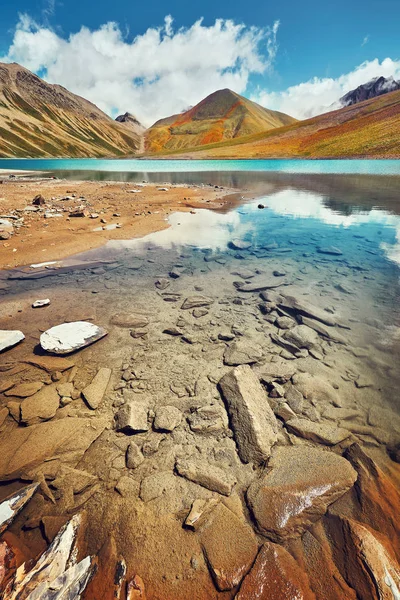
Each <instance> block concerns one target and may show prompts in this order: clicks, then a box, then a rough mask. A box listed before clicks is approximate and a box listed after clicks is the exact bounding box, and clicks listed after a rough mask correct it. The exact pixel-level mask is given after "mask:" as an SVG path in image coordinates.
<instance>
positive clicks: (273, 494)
mask: <svg viewBox="0 0 400 600" xmlns="http://www.w3.org/2000/svg"><path fill="white" fill-rule="evenodd" d="M356 479H357V473H356V471H355V470H354V469H353V467H352V466H351V464H350V463H349V462H348V461H347V460H346V459H344V458H342V457H341V456H338V455H337V454H334V453H333V452H328V451H323V450H319V449H315V448H309V447H306V446H297V447H292V448H291V447H280V448H276V449H275V452H274V454H273V456H272V458H271V460H270V462H269V463H268V472H267V473H266V474H265V475H263V476H262V477H261V478H260V479H258V480H257V481H254V482H253V483H252V484H251V485H250V487H249V489H248V491H247V500H248V503H249V506H250V508H251V510H252V512H253V515H254V517H255V519H256V522H257V525H258V527H259V529H260V531H261V532H262V533H263V534H264V535H266V536H267V537H269V538H270V539H272V540H273V541H277V542H283V541H285V540H287V539H290V538H295V537H298V536H300V535H302V534H303V532H304V531H305V530H306V529H308V528H309V527H310V526H311V524H312V523H314V522H315V521H317V520H318V519H319V518H320V517H321V516H322V515H323V514H324V513H325V512H326V510H327V508H328V506H329V505H330V504H332V502H334V501H335V500H337V499H338V498H340V497H341V496H342V495H343V494H344V493H346V492H347V490H349V489H350V488H351V487H352V486H353V484H354V482H355V481H356Z"/></svg>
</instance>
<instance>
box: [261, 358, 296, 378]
mask: <svg viewBox="0 0 400 600" xmlns="http://www.w3.org/2000/svg"><path fill="white" fill-rule="evenodd" d="M296 370H297V369H296V367H295V366H294V365H292V364H289V363H288V362H286V361H284V360H279V361H276V362H269V363H265V364H264V365H262V366H260V367H256V368H255V369H254V372H255V373H256V375H257V376H258V378H259V379H260V381H262V383H267V384H268V383H272V382H273V381H277V382H278V383H286V382H287V381H289V380H290V379H291V378H292V377H293V375H294V374H295V373H296Z"/></svg>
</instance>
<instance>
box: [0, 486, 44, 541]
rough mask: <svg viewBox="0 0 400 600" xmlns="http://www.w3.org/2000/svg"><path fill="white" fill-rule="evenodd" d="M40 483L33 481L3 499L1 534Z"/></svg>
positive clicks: (0, 521)
mask: <svg viewBox="0 0 400 600" xmlns="http://www.w3.org/2000/svg"><path fill="white" fill-rule="evenodd" d="M38 485H39V484H38V483H32V484H31V485H28V486H25V487H24V488H22V489H20V490H19V491H18V492H16V493H15V494H12V495H11V496H8V498H6V499H5V500H3V502H2V503H1V504H0V535H1V534H2V533H3V531H5V530H6V529H7V527H8V526H9V525H10V524H11V523H12V521H13V520H14V517H15V516H16V515H17V514H18V513H19V511H20V510H22V509H23V507H24V506H25V504H26V503H27V502H29V500H30V499H31V498H32V496H33V494H34V493H35V492H36V490H37V488H38Z"/></svg>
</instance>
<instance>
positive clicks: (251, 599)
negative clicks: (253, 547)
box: [235, 542, 315, 600]
mask: <svg viewBox="0 0 400 600" xmlns="http://www.w3.org/2000/svg"><path fill="white" fill-rule="evenodd" d="M235 600H315V595H314V593H313V592H312V591H311V589H310V586H309V583H308V580H307V575H306V574H305V573H304V571H302V570H301V568H300V567H299V565H298V563H297V562H296V561H295V559H294V558H293V557H292V555H291V554H289V552H288V551H287V550H285V549H284V548H282V546H279V545H278V544H273V543H272V542H265V543H264V545H263V546H262V548H261V550H260V552H259V553H258V555H257V558H256V562H255V563H254V566H253V568H252V569H251V571H250V573H249V574H248V575H246V578H245V580H244V581H243V583H242V585H241V587H240V591H239V592H238V594H236V596H235Z"/></svg>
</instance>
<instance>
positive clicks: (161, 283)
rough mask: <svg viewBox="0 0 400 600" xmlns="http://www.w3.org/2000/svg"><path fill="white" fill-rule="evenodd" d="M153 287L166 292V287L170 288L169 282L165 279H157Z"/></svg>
mask: <svg viewBox="0 0 400 600" xmlns="http://www.w3.org/2000/svg"><path fill="white" fill-rule="evenodd" d="M154 285H155V286H156V288H157V289H159V290H166V289H167V287H169V286H170V281H169V280H168V279H165V277H161V278H160V279H157V281H156V282H155V284H154Z"/></svg>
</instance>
